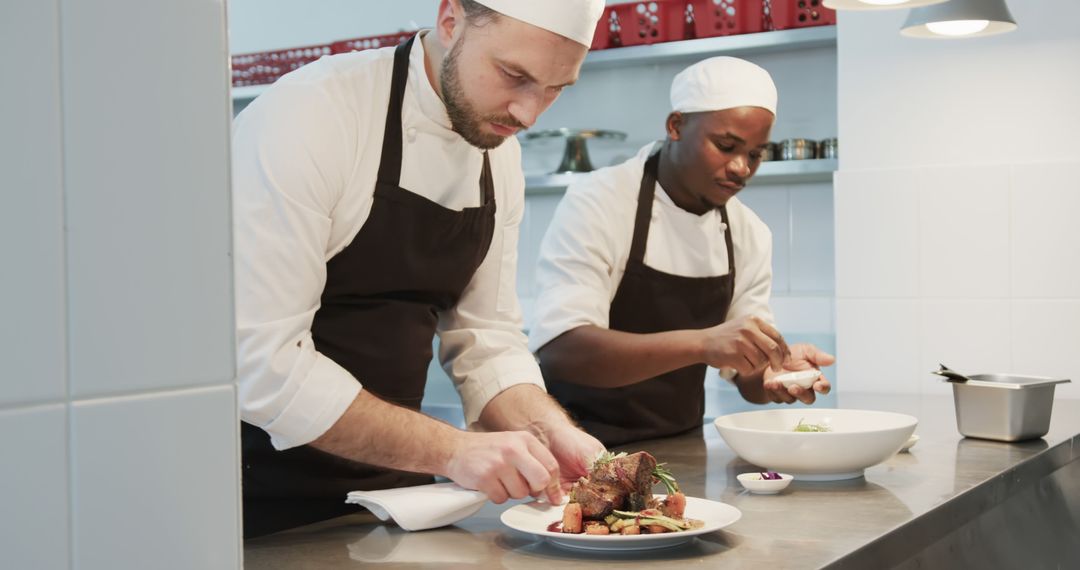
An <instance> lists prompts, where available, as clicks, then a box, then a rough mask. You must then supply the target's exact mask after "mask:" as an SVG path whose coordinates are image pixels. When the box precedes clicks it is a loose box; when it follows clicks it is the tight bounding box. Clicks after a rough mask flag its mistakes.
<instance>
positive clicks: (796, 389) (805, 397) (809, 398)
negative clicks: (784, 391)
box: [788, 386, 817, 404]
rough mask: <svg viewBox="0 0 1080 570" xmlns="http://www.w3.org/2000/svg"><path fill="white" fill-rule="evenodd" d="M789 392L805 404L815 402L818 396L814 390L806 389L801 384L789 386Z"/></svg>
mask: <svg viewBox="0 0 1080 570" xmlns="http://www.w3.org/2000/svg"><path fill="white" fill-rule="evenodd" d="M788 393H789V394H791V395H792V396H794V397H795V398H797V399H798V400H799V401H800V402H802V403H804V404H813V403H814V400H815V399H816V398H817V396H815V395H814V391H813V390H806V389H804V388H802V387H800V386H791V387H789V388H788Z"/></svg>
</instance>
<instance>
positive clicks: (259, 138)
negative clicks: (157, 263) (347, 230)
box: [233, 83, 361, 449]
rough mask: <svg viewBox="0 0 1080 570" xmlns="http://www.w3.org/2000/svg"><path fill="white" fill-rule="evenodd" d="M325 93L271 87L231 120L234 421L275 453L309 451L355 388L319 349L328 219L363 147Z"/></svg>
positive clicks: (357, 385)
mask: <svg viewBox="0 0 1080 570" xmlns="http://www.w3.org/2000/svg"><path fill="white" fill-rule="evenodd" d="M334 108H335V107H334V105H333V104H332V102H331V101H330V100H329V96H328V95H327V94H326V93H323V92H321V91H320V90H319V89H311V88H297V87H294V86H292V85H289V84H287V83H286V84H283V85H280V86H276V87H275V88H273V89H271V90H269V91H267V93H265V94H264V95H262V96H260V97H259V99H257V100H256V101H255V102H254V103H253V104H252V105H251V106H250V107H249V108H248V109H247V110H245V111H244V112H243V113H242V114H241V115H240V116H239V117H238V118H237V120H236V123H235V126H234V131H233V133H234V134H233V213H234V227H235V230H234V248H235V280H236V282H235V287H236V322H237V342H238V350H237V357H238V363H237V374H238V385H239V397H240V416H241V419H242V420H243V421H245V422H247V423H250V424H252V425H255V426H258V427H260V428H262V429H264V430H266V431H267V432H268V433H269V434H270V437H271V441H272V443H273V445H274V447H275V448H277V449H286V448H290V447H294V446H298V445H302V444H305V443H308V442H310V441H312V440H314V439H315V438H317V437H319V436H320V435H322V434H323V433H324V432H326V430H328V429H329V428H330V427H331V426H332V425H333V424H334V422H336V421H337V419H338V418H340V417H341V415H342V414H343V413H344V412H345V410H346V409H347V408H348V406H349V404H350V403H351V402H352V401H353V399H354V398H355V397H356V395H357V394H358V393H359V391H360V388H361V386H360V383H359V382H358V381H357V380H356V379H355V378H353V376H352V375H351V374H350V373H349V372H348V371H346V370H345V369H343V368H342V367H341V366H339V365H338V364H337V363H335V362H333V361H332V360H330V359H329V358H327V357H326V356H324V355H322V354H320V353H319V352H318V351H317V350H315V345H314V343H313V341H312V336H311V324H312V321H313V319H314V316H315V311H316V310H318V308H319V299H320V297H321V294H322V290H323V286H324V285H325V282H326V257H327V244H328V240H329V236H330V230H331V225H332V221H331V218H330V212H331V211H332V210H333V204H334V203H335V201H336V200H337V199H338V196H336V195H335V192H340V188H341V187H342V186H343V185H344V184H343V177H344V176H347V174H348V171H349V170H348V169H349V167H350V165H351V162H350V160H349V159H348V156H350V155H351V154H353V153H355V152H356V150H357V149H356V145H357V144H358V143H357V141H356V138H355V137H354V136H350V135H349V133H348V127H347V124H348V123H347V121H344V120H342V118H341V117H340V116H338V115H339V113H338V112H336V111H335V110H334Z"/></svg>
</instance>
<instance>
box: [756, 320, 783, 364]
mask: <svg viewBox="0 0 1080 570" xmlns="http://www.w3.org/2000/svg"><path fill="white" fill-rule="evenodd" d="M754 322H756V323H758V327H759V328H761V332H763V333H765V335H766V336H768V337H769V338H770V339H771V340H772V341H773V342H775V343H776V345H777V347H778V351H779V356H780V363H779V364H777V363H775V362H773V361H772V360H771V359H770V363H772V364H773V370H775V371H777V372H779V371H780V370H783V369H784V363H785V362H787V361H789V360H791V348H790V347H789V346H788V344H787V341H786V340H784V335H782V334H780V331H778V330H776V328H775V327H773V326H772V325H770V324H769V323H767V322H765V320H764V319H758V318H755V319H754Z"/></svg>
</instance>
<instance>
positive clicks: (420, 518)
mask: <svg viewBox="0 0 1080 570" xmlns="http://www.w3.org/2000/svg"><path fill="white" fill-rule="evenodd" d="M345 502H346V503H351V504H354V505H360V506H362V507H364V508H366V509H368V510H369V511H371V512H372V513H374V514H375V516H377V517H379V520H384V521H385V520H389V519H394V522H396V523H397V524H398V526H400V527H401V528H403V529H405V530H425V529H429V528H438V527H440V526H446V525H449V524H454V523H456V522H458V521H459V520H462V519H465V518H468V517H471V516H472V515H473V514H475V513H476V511H479V510H480V508H481V507H483V506H484V503H485V502H487V495H485V494H483V493H481V492H480V491H470V490H468V489H464V488H462V487H460V486H458V485H457V484H456V483H435V484H432V485H419V486H416V487H402V488H400V489H383V490H379V491H353V492H351V493H349V495H348V497H347V498H346V499H345Z"/></svg>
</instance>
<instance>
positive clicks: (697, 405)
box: [529, 57, 834, 445]
mask: <svg viewBox="0 0 1080 570" xmlns="http://www.w3.org/2000/svg"><path fill="white" fill-rule="evenodd" d="M776 102H777V93H776V87H775V85H774V84H773V81H772V78H771V77H770V76H769V74H768V72H766V71H765V70H764V69H762V68H760V67H758V66H757V65H754V64H752V63H750V62H748V61H745V60H741V59H737V58H732V57H715V58H710V59H707V60H704V61H702V62H699V63H696V64H694V65H692V66H690V67H689V68H687V69H685V70H683V71H682V72H680V73H679V74H678V75H677V76H676V77H675V79H674V81H673V83H672V86H671V106H672V107H671V108H672V112H671V113H670V114H669V115H668V117H667V121H666V124H665V128H666V132H667V137H666V139H665V140H664V141H663V142H661V143H658V144H655V145H654V144H649V145H647V146H645V147H644V148H642V149H641V150H640V151H639V152H638V154H637V156H635V157H634V158H632V159H630V160H628V161H626V162H625V163H623V164H620V165H617V166H613V167H610V168H603V169H600V170H598V171H596V172H593V173H592V174H590V175H588V176H587V177H586V178H585V179H584V180H582V181H581V182H578V183H575V184H573V185H571V186H570V187H569V188H568V189H567V192H566V196H565V197H564V198H563V200H562V201H561V202H560V203H559V206H558V208H557V209H556V211H555V216H554V220H553V221H552V223H551V226H550V227H549V228H548V231H547V233H546V235H545V236H544V239H543V242H542V245H541V250H540V259H539V263H538V266H537V276H536V278H537V286H538V288H539V295H538V297H537V302H536V317H535V321H536V322H535V324H534V326H533V328H532V330H531V331H530V339H529V342H530V347H531V348H532V349H533V350H535V351H537V354H538V356H539V358H540V362H541V367H542V369H543V371H544V378H545V380H546V381H547V385H548V391H549V392H550V393H551V395H553V396H555V398H556V399H558V400H559V402H560V403H562V404H563V405H564V406H565V407H566V409H567V410H568V411H569V412H570V413H571V415H572V416H573V417H574V419H576V420H577V421H579V422H580V424H581V425H582V427H584V428H585V429H586V430H588V431H589V433H591V434H593V435H595V436H596V437H598V438H599V439H600V440H601V441H603V442H604V443H605V444H606V445H619V444H624V443H627V442H630V441H639V440H644V439H650V438H655V437H664V436H669V435H674V434H677V433H681V432H685V431H688V430H691V429H696V428H698V427H700V426H701V421H702V415H703V413H704V411H705V390H704V379H705V371H706V367H707V366H713V367H717V368H721V369H725V370H728V371H729V375H731V376H732V380H733V381H734V382H735V383H736V385H737V386H738V388H739V391H740V393H741V394H742V396H743V398H744V399H746V400H748V401H751V402H756V403H766V402H786V403H791V402H794V401H796V400H801V401H802V402H804V403H812V402H813V401H814V399H815V392H817V393H826V392H828V391H829V382H828V380H827V379H825V378H824V376H822V377H820V379H819V380H817V381H816V382H815V383H814V385H813V386H812V388H811V389H801V388H799V387H796V386H793V387H791V388H790V389H786V388H784V386H783V385H782V384H781V383H780V382H778V381H776V380H775V379H774V378H775V376H776V375H777V374H778V373H779V372H781V371H784V370H804V369H810V368H817V367H819V366H827V365H829V364H832V363H833V360H834V359H833V357H832V356H831V355H829V354H826V353H824V352H822V351H820V350H818V349H817V348H815V347H813V346H811V345H808V344H797V345H793V346H791V347H790V348H789V347H788V346H787V343H786V342H785V340H784V338H783V336H782V335H781V334H780V333H779V332H778V331H777V330H776V328H775V326H774V324H773V315H772V311H771V310H770V308H769V293H770V289H771V283H772V270H771V257H772V237H771V234H770V233H769V229H768V227H766V226H765V224H764V223H763V222H762V221H761V219H760V218H758V217H757V216H756V215H755V214H754V213H753V212H752V211H751V210H750V209H749V208H747V207H746V206H745V205H743V204H742V203H741V202H740V201H739V200H738V199H737V198H736V197H735V196H736V194H738V193H739V192H740V191H741V190H742V189H743V186H744V185H745V184H746V183H747V181H749V180H750V178H751V177H752V176H753V175H754V172H755V171H756V170H757V168H758V165H760V164H761V155H762V152H763V149H764V147H765V145H766V144H767V143H768V140H769V133H770V131H771V129H772V126H773V123H774V121H775V118H776Z"/></svg>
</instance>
